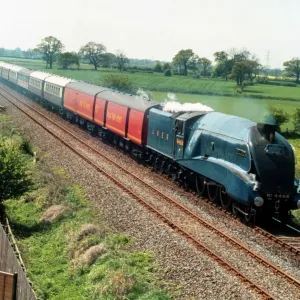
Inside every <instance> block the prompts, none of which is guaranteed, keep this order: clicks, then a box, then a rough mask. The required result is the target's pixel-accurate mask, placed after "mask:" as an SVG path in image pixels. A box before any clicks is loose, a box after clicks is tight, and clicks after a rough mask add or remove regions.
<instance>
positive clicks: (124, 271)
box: [0, 114, 170, 300]
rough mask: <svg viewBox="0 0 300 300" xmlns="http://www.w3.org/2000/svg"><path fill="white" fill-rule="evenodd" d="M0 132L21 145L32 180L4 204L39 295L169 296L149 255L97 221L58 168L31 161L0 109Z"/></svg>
mask: <svg viewBox="0 0 300 300" xmlns="http://www.w3.org/2000/svg"><path fill="white" fill-rule="evenodd" d="M0 135H5V136H6V139H7V140H8V141H9V142H10V143H13V144H14V145H15V147H18V149H20V151H22V153H23V155H24V156H25V157H26V158H27V161H28V168H29V169H30V172H31V174H32V178H33V180H34V182H35V189H34V190H32V191H31V192H30V193H28V194H26V195H24V196H22V197H21V198H19V199H11V200H7V201H5V207H6V214H7V217H8V218H9V220H10V222H11V226H12V228H13V231H14V234H15V237H16V238H17V242H18V245H19V248H20V251H21V253H22V256H23V259H24V261H25V264H26V268H27V270H28V275H29V278H30V280H31V281H32V283H33V288H34V290H35V291H36V292H37V294H38V297H39V299H72V300H74V299H89V300H90V299H149V300H150V299H157V300H160V299H161V300H164V299H170V298H169V297H168V296H167V295H166V293H165V292H164V291H163V290H162V288H161V287H162V286H163V284H162V282H160V281H159V280H158V279H157V278H158V267H157V266H156V265H155V264H154V259H153V257H152V255H151V254H150V253H145V252H133V251H129V249H128V246H130V245H131V244H132V241H131V239H130V237H128V236H126V235H124V234H116V233H113V232H112V231H111V230H110V229H109V228H108V227H107V226H106V225H105V224H104V223H103V222H101V216H99V215H96V213H95V212H93V211H92V209H91V207H90V206H89V203H88V201H87V200H86V196H85V194H84V191H83V190H82V188H81V187H80V186H79V185H77V184H76V183H74V182H72V180H71V179H70V177H69V176H68V174H66V173H65V171H64V170H63V169H58V168H54V169H53V168H50V167H49V166H48V164H47V162H46V161H43V160H39V161H38V162H36V163H35V162H34V159H33V157H32V156H31V155H30V153H32V149H31V146H30V144H29V143H28V142H25V143H24V141H23V139H22V137H21V136H20V135H19V134H15V133H14V134H12V131H11V123H9V118H8V117H7V116H5V115H1V114H0ZM28 153H29V154H28Z"/></svg>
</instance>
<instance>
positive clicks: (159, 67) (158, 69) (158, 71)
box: [153, 61, 163, 73]
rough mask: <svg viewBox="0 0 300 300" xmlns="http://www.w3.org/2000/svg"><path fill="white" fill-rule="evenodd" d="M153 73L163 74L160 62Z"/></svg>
mask: <svg viewBox="0 0 300 300" xmlns="http://www.w3.org/2000/svg"><path fill="white" fill-rule="evenodd" d="M153 71H154V72H157V73H162V71H163V70H162V66H161V64H160V62H159V61H158V62H157V63H156V65H155V66H154V68H153Z"/></svg>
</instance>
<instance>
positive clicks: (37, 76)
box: [30, 71, 53, 80]
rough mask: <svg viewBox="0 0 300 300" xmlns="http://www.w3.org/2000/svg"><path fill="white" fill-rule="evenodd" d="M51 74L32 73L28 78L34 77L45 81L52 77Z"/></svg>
mask: <svg viewBox="0 0 300 300" xmlns="http://www.w3.org/2000/svg"><path fill="white" fill-rule="evenodd" d="M52 75H53V74H50V73H46V72H41V71H33V72H32V73H31V74H30V77H34V78H36V79H40V80H45V78H47V77H49V76H52Z"/></svg>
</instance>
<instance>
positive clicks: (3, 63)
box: [0, 61, 11, 67]
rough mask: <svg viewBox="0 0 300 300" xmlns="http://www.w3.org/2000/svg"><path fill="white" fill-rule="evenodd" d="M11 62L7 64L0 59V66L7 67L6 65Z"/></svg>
mask: <svg viewBox="0 0 300 300" xmlns="http://www.w3.org/2000/svg"><path fill="white" fill-rule="evenodd" d="M10 65H11V64H8V63H6V62H4V61H0V67H8V66H10Z"/></svg>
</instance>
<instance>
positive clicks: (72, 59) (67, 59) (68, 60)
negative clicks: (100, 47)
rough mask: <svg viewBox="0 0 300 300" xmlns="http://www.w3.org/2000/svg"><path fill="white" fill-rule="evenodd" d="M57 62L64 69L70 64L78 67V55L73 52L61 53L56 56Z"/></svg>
mask: <svg viewBox="0 0 300 300" xmlns="http://www.w3.org/2000/svg"><path fill="white" fill-rule="evenodd" d="M58 64H59V65H60V66H61V67H62V68H63V69H65V70H66V69H68V68H69V67H70V66H71V65H76V66H77V67H79V56H78V55H77V54H76V53H73V52H65V53H62V54H60V56H59V58H58Z"/></svg>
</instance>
